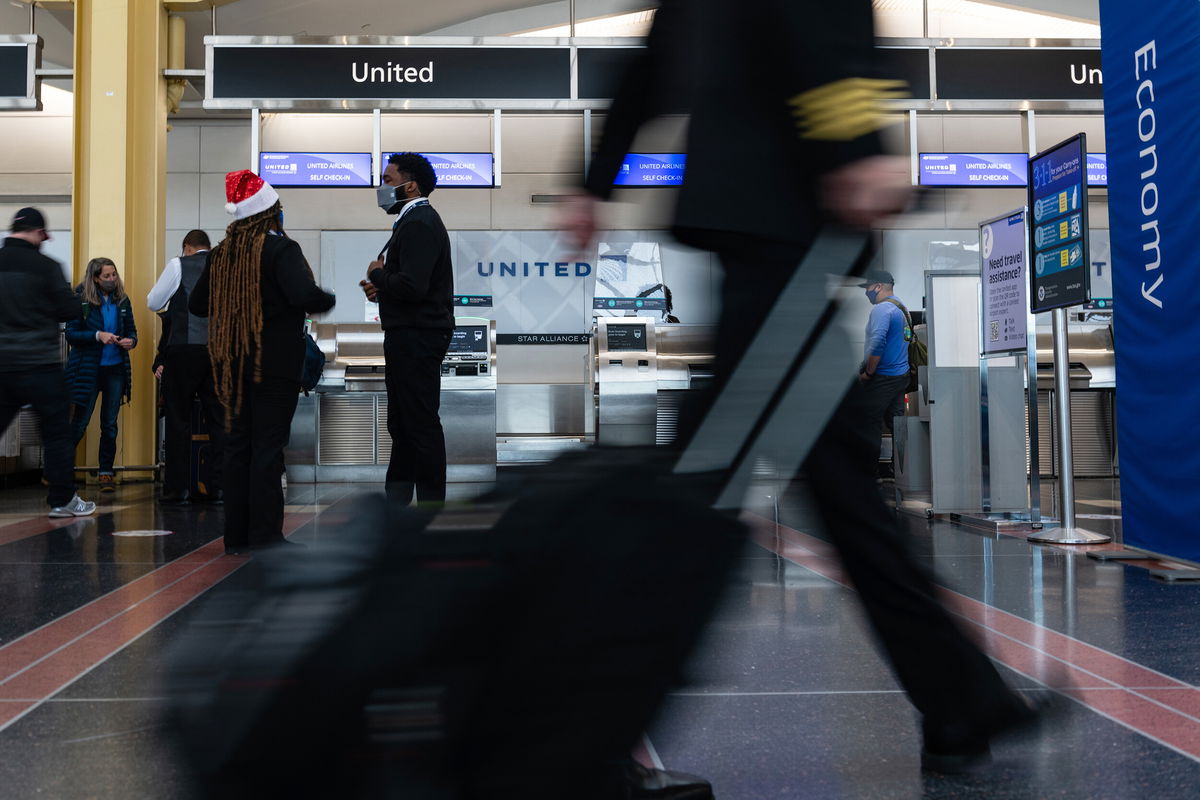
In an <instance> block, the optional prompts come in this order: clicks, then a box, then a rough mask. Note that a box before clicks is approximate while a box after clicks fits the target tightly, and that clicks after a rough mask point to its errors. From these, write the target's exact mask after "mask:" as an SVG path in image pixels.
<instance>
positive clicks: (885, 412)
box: [845, 373, 908, 470]
mask: <svg viewBox="0 0 1200 800" xmlns="http://www.w3.org/2000/svg"><path fill="white" fill-rule="evenodd" d="M907 385H908V374H907V373H905V374H904V375H873V376H872V377H870V378H869V379H867V380H865V381H855V383H854V385H853V386H852V387H851V388H850V392H849V393H848V394H847V395H846V400H845V405H846V407H847V410H848V411H849V412H850V413H851V414H852V419H851V420H850V421H849V424H850V425H852V426H853V427H854V429H855V430H857V431H859V432H860V433H861V434H862V437H863V445H864V447H865V448H866V450H865V451H864V453H863V456H864V458H866V459H867V461H868V464H867V467H868V468H869V469H871V470H874V469H875V465H876V463H877V462H878V461H879V446H880V444H881V442H882V439H883V431H884V429H885V428H886V429H887V430H889V431H890V430H891V429H892V420H891V418H890V417H891V415H892V413H893V411H894V409H895V406H896V400H897V399H898V398H900V397H902V395H901V392H903V391H904V387H905V386H907ZM901 409H903V406H901Z"/></svg>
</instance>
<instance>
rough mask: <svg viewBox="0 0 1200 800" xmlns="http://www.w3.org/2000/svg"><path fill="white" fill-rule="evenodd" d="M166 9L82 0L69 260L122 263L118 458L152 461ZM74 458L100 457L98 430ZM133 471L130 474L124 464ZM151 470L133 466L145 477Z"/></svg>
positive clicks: (162, 224) (78, 272) (149, 1)
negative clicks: (131, 335)
mask: <svg viewBox="0 0 1200 800" xmlns="http://www.w3.org/2000/svg"><path fill="white" fill-rule="evenodd" d="M166 65H167V11H166V8H165V7H164V5H163V3H161V2H156V1H155V0H76V2H75V175H74V226H73V228H74V234H75V251H74V258H73V259H72V261H73V264H72V268H73V270H74V274H75V279H76V281H78V280H79V279H80V278H81V277H82V274H83V269H84V267H86V265H87V262H88V260H89V259H91V258H95V257H97V256H107V257H108V258H111V259H112V260H113V261H114V262H115V263H116V265H117V269H118V271H119V272H120V274H121V277H122V279H123V281H124V283H125V289H126V291H127V292H128V293H129V298H130V301H131V303H132V306H133V311H134V318H135V320H136V322H137V327H138V346H137V347H136V348H135V349H134V350H133V351H132V352H131V353H130V355H131V358H132V367H133V387H132V394H133V399H132V402H131V403H130V404H129V405H127V406H125V407H124V408H122V410H121V417H120V422H119V431H120V434H119V437H118V439H117V465H118V466H122V465H124V466H135V465H150V464H154V463H155V457H154V456H155V448H154V443H155V426H156V420H157V413H156V408H155V386H154V378H153V376H152V375H151V372H150V365H151V362H152V361H153V360H154V348H155V344H156V341H157V338H158V320H157V318H156V317H155V315H154V314H153V313H151V312H150V311H149V310H148V309H147V308H146V294H147V292H149V290H150V288H151V287H152V286H153V285H154V282H155V280H157V277H158V273H159V271H160V270H161V269H162V265H163V263H164V249H163V238H164V232H165V228H166V180H167V169H166V165H167V83H166V81H165V80H164V79H163V77H162V71H163V69H164V68H165V67H166ZM98 418H99V412H98V411H97V412H96V414H94V419H93V428H92V430H91V431H90V432H89V434H88V436H87V437H86V439H85V441H84V444H85V445H86V448H87V449H86V454H87V455H84V453H80V454H78V455H77V463H80V464H94V463H96V452H97V442H98V433H97V429H96V427H95V424H94V423H95V422H96V421H97V420H98ZM127 476H128V474H127ZM148 476H149V473H148V472H147V473H134V477H148Z"/></svg>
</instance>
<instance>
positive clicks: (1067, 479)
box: [1029, 308, 1112, 544]
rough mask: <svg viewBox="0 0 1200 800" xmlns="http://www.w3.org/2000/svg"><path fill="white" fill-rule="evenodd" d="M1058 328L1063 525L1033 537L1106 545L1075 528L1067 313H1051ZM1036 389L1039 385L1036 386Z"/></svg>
mask: <svg viewBox="0 0 1200 800" xmlns="http://www.w3.org/2000/svg"><path fill="white" fill-rule="evenodd" d="M1050 313H1051V314H1052V315H1053V317H1052V320H1053V325H1054V410H1055V416H1056V418H1057V420H1058V425H1057V428H1058V431H1057V433H1058V489H1059V491H1058V496H1059V502H1060V503H1061V505H1062V508H1061V509H1060V510H1059V515H1058V516H1059V519H1060V520H1061V521H1062V524H1061V525H1059V527H1057V528H1050V529H1049V530H1043V531H1042V532H1040V533H1036V534H1034V535H1033V536H1030V537H1029V541H1031V542H1040V543H1043V544H1104V543H1105V542H1111V541H1112V537H1111V536H1106V535H1105V534H1102V533H1094V532H1092V531H1088V530H1084V529H1083V528H1077V527H1075V464H1074V459H1073V458H1072V455H1071V391H1070V385H1069V383H1068V374H1067V370H1068V367H1069V363H1068V360H1067V359H1068V355H1067V312H1066V310H1065V309H1062V308H1056V309H1054V310H1053V311H1052V312H1050ZM1035 390H1036V384H1035Z"/></svg>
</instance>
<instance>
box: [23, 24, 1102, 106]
mask: <svg viewBox="0 0 1200 800" xmlns="http://www.w3.org/2000/svg"><path fill="white" fill-rule="evenodd" d="M221 38H222V37H214V40H213V41H211V42H209V44H208V46H209V48H210V49H211V51H212V52H211V72H210V75H209V79H208V86H209V96H208V97H207V102H209V103H211V104H212V105H213V106H216V107H225V108H233V107H245V108H249V107H252V106H256V105H272V104H274V105H276V106H278V105H279V104H286V103H288V102H289V101H306V100H307V101H316V105H318V106H326V105H327V106H329V107H331V108H341V107H345V106H343V105H339V104H342V103H345V102H346V101H367V102H369V101H372V100H378V101H380V102H381V103H385V102H387V101H408V100H414V101H418V102H419V101H457V100H461V101H465V102H470V103H477V102H483V103H485V104H486V103H487V101H489V100H492V101H514V100H515V101H523V100H527V101H567V100H578V101H581V102H584V103H589V102H597V101H603V100H606V99H608V98H610V97H611V96H612V94H613V92H614V91H615V89H616V82H617V81H618V80H619V79H620V76H621V74H622V72H623V70H624V68H625V66H626V65H627V64H629V62H630V61H631V60H632V59H633V58H634V57H635V56H636V55H637V53H638V52H639V51H640V49H641V48H640V47H637V46H611V47H598V46H590V47H578V48H576V49H575V55H576V63H575V65H574V66H573V65H572V63H571V48H570V47H568V46H566V45H547V46H533V45H530V46H524V45H510V46H503V45H479V46H469V47H467V46H463V47H453V46H430V47H424V46H419V45H418V46H407V45H401V44H395V45H391V44H388V43H386V42H383V43H367V44H333V43H328V44H327V43H318V44H314V43H306V44H276V43H270V42H263V43H255V42H246V41H245V37H237V38H238V41H234V42H229V43H225V42H221V41H220V39H221ZM230 38H233V37H230ZM879 54H880V60H881V64H882V67H883V72H884V74H887V75H894V76H896V77H898V78H903V79H904V80H905V81H907V82H908V91H909V96H910V97H911V98H912V99H913V100H916V101H921V100H1017V101H1020V100H1052V101H1066V100H1102V99H1103V91H1104V86H1103V76H1102V74H1101V72H1100V50H1099V49H1097V48H1063V49H1052V48H1035V47H1021V48H1005V47H988V48H982V47H976V48H972V47H940V48H935V49H934V50H933V70H932V75H931V70H930V50H929V48H927V47H888V46H883V47H881V48H880V49H879ZM22 69H23V66H22ZM573 72H574V83H575V93H574V95H572V78H573ZM10 74H15V73H11V71H10V70H8V69H4V70H0V77H3V78H5V79H7V78H8V77H9V75H10ZM676 82H678V83H679V84H680V85H679V86H678V87H677V90H672V91H670V92H667V94H668V95H669V97H668V99H670V97H674V96H676V95H678V96H679V97H678V98H677V99H679V100H680V101H685V100H686V98H685V97H684V96H683V95H686V94H687V89H686V87H685V86H684V84H686V80H685V79H684V80H681V81H676ZM934 87H936V96H934V94H935V89H934ZM538 107H542V106H538ZM681 110H683V109H681Z"/></svg>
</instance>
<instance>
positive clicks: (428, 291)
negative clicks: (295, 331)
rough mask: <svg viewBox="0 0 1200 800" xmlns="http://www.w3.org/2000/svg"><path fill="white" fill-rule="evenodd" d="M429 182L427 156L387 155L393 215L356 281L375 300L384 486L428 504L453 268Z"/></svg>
mask: <svg viewBox="0 0 1200 800" xmlns="http://www.w3.org/2000/svg"><path fill="white" fill-rule="evenodd" d="M436 185H437V176H436V175H435V174H434V172H433V166H432V165H431V164H430V163H429V161H428V159H426V158H425V157H424V156H422V155H421V154H419V153H396V154H395V155H393V156H392V157H391V158H389V159H388V165H387V168H386V169H385V170H384V172H383V185H382V186H380V187H379V190H378V201H379V207H380V208H382V209H383V210H384V211H386V212H387V213H388V214H395V215H396V216H397V219H396V222H395V224H394V225H393V226H392V235H391V238H390V239H389V240H388V243H387V245H386V246H385V247H384V249H383V251H382V252H381V253H380V258H379V259H377V260H375V261H372V262H371V264H370V266H369V267H368V268H367V277H366V280H364V281H361V282H360V285H361V286H362V288H363V291H364V292H365V293H366V295H367V298H368V299H370V300H373V301H375V302H378V303H379V322H380V324H381V325H382V326H383V335H384V341H383V354H384V360H385V362H386V365H387V377H386V381H387V394H388V419H387V424H388V433H389V434H390V435H391V437H392V457H391V463H389V464H388V471H387V478H386V480H387V493H388V497H389V498H390V499H392V500H396V501H399V502H400V503H403V504H405V505H407V504H408V503H411V502H412V499H413V494H414V492H415V494H416V498H417V502H418V503H419V504H420V505H421V506H422V507H426V508H429V509H431V510H435V509H437V508H439V507H440V506H441V505H442V503H444V502H445V499H446V440H445V436H444V435H443V433H442V422H441V419H440V418H439V416H438V410H439V407H440V405H441V365H442V359H443V358H444V357H445V355H446V348H447V347H448V346H449V344H450V336H451V334H452V333H453V331H454V269H453V266H452V265H451V261H450V236H449V234H447V233H446V226H445V225H444V224H443V223H442V218H441V217H440V216H439V215H438V213H437V211H435V210H434V209H433V206H431V205H430V204H429V200H428V199H427V198H428V196H429V194H430V193H431V192H432V191H433V190H434V188H435V187H436Z"/></svg>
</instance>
